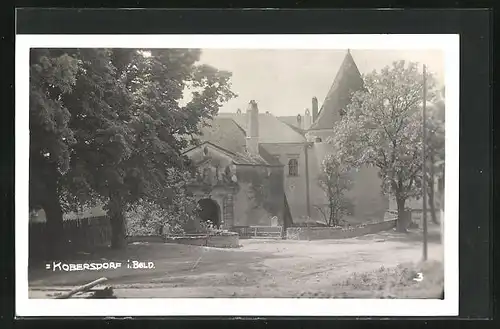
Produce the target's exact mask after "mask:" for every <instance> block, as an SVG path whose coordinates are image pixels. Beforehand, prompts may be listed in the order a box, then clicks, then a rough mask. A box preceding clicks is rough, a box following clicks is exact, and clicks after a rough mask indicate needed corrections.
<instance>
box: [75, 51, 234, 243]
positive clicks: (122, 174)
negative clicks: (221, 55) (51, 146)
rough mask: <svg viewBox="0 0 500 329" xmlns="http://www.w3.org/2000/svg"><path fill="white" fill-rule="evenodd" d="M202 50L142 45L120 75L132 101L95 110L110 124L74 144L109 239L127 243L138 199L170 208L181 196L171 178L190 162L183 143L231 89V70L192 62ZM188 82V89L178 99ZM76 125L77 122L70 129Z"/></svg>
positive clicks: (179, 180)
mask: <svg viewBox="0 0 500 329" xmlns="http://www.w3.org/2000/svg"><path fill="white" fill-rule="evenodd" d="M200 54H201V52H200V50H197V49H167V50H155V49H152V50H147V49H145V50H141V51H138V52H137V53H136V54H134V55H133V56H131V61H130V62H129V63H128V65H124V66H123V68H124V71H123V72H122V73H121V74H120V76H119V78H120V79H121V80H119V79H118V80H117V82H118V83H123V85H121V84H120V86H121V88H123V89H124V90H125V91H126V94H127V96H128V97H129V98H127V101H129V102H130V103H129V104H130V106H129V107H128V108H127V110H125V109H124V108H116V109H115V111H114V113H115V120H111V121H107V120H106V119H104V120H103V119H102V118H100V117H98V121H99V120H101V121H102V122H103V123H104V124H106V123H109V124H110V125H109V126H107V127H106V128H105V129H104V130H103V133H104V135H100V136H96V137H100V138H95V139H93V143H88V142H86V143H83V144H82V143H78V144H77V146H75V149H76V150H77V151H76V155H78V157H79V158H76V157H75V161H74V164H75V165H74V168H75V169H76V168H80V169H81V170H80V172H81V174H80V177H82V176H87V177H90V179H85V181H90V185H91V188H92V189H93V190H95V191H97V193H98V194H99V195H100V196H101V197H102V198H103V199H104V200H106V202H107V209H108V214H109V217H110V220H111V223H112V228H113V237H112V247H115V248H121V247H123V246H124V245H125V235H126V228H125V212H126V211H127V210H128V209H129V208H130V207H131V206H134V205H136V204H137V203H138V201H140V200H142V201H146V202H154V203H156V204H158V205H160V206H162V207H163V208H164V209H170V208H169V207H170V206H171V205H172V203H173V201H174V200H175V198H174V194H175V197H179V194H178V193H175V192H176V191H174V185H177V184H179V183H182V182H185V179H184V176H183V175H182V173H183V172H187V171H188V170H189V162H188V160H187V159H186V158H185V157H183V156H182V150H183V149H184V148H185V147H186V146H188V145H189V143H190V142H193V141H194V139H192V138H191V136H193V135H197V134H198V133H199V128H200V124H201V123H202V122H203V121H205V119H210V118H212V116H213V115H215V114H216V113H217V111H218V109H219V107H220V106H221V105H222V104H223V103H224V102H225V101H227V100H228V99H230V98H231V97H233V96H234V94H233V93H232V92H231V91H230V89H229V87H230V84H229V79H230V77H231V74H230V73H228V72H225V71H219V70H217V69H215V68H213V67H210V66H208V65H197V62H198V61H199V57H200ZM187 90H191V91H192V94H191V95H189V96H190V99H189V101H188V102H187V103H183V101H184V100H185V94H186V91H187ZM120 99H121V98H120ZM117 105H118V104H117ZM126 105H128V103H125V106H126ZM120 114H124V115H123V117H120ZM90 115H92V116H93V114H90ZM86 119H88V116H87V117H86ZM83 124H85V123H83ZM80 128H81V125H80V124H75V130H77V131H80ZM82 131H83V132H84V133H92V131H91V130H89V129H83V130H82ZM107 132H109V133H107ZM92 144H93V145H92ZM79 147H80V148H79ZM186 202H188V199H187V198H186Z"/></svg>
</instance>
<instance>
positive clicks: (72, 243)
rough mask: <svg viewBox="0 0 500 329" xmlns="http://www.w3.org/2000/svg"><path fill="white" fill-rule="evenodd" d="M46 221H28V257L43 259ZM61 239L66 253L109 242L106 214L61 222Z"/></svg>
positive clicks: (92, 247)
mask: <svg viewBox="0 0 500 329" xmlns="http://www.w3.org/2000/svg"><path fill="white" fill-rule="evenodd" d="M46 231H47V223H46V222H42V223H30V227H29V248H30V254H29V257H30V259H44V258H45V256H46V255H47V239H48V237H47V234H46ZM63 235H64V237H63V239H64V240H65V241H66V242H67V244H66V245H67V248H68V250H66V251H67V252H68V253H71V252H77V251H85V250H91V249H94V248H98V247H103V246H108V245H109V244H110V243H111V225H110V222H109V218H108V217H106V216H101V217H90V218H82V219H75V220H66V221H64V222H63Z"/></svg>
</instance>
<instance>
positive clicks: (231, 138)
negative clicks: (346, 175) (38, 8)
mask: <svg viewBox="0 0 500 329" xmlns="http://www.w3.org/2000/svg"><path fill="white" fill-rule="evenodd" d="M361 88H363V80H362V78H361V74H360V72H359V70H358V68H357V66H356V64H355V62H354V59H353V58H352V55H351V54H350V52H349V51H348V52H347V54H346V56H345V58H344V61H343V62H342V64H341V66H340V68H339V71H338V73H337V76H336V77H335V79H334V81H333V84H332V86H331V88H330V90H329V92H328V94H327V96H326V97H325V100H324V101H323V103H322V105H321V107H319V102H318V100H317V98H316V97H313V98H312V101H311V110H309V109H306V110H305V112H304V115H302V114H297V115H296V116H290V117H276V116H274V115H272V114H271V113H269V112H266V113H259V109H258V105H257V103H256V102H255V101H251V102H250V103H249V105H248V108H247V109H246V111H241V110H239V109H237V110H236V111H235V112H234V113H219V115H218V116H217V117H216V118H214V120H213V121H212V122H211V123H210V127H205V128H204V129H203V131H202V135H201V136H200V138H201V139H202V140H203V141H204V142H205V144H201V145H200V146H198V147H196V148H194V149H192V150H189V151H187V152H186V154H187V155H188V156H189V157H191V158H192V159H195V161H202V160H203V157H202V156H200V154H202V153H200V152H202V150H203V149H204V148H208V149H209V154H211V156H212V157H214V158H220V159H221V160H222V159H224V165H229V166H230V168H232V169H233V170H234V171H235V176H236V177H235V182H234V183H235V190H234V191H233V192H227V193H226V192H223V193H219V194H217V192H216V189H215V190H214V192H210V193H209V194H205V195H203V198H206V197H208V196H210V197H211V198H213V199H214V200H216V202H217V204H218V207H219V208H220V209H229V208H230V206H228V204H229V203H231V202H232V211H230V210H227V212H228V214H230V215H228V216H229V217H228V218H231V219H226V218H224V216H225V215H224V214H223V215H222V217H221V218H222V219H221V221H222V222H223V223H224V226H226V227H231V226H250V225H271V224H272V223H273V220H272V218H275V217H277V218H278V221H277V222H278V223H285V224H286V223H287V222H290V221H289V219H291V221H293V222H294V223H297V222H301V221H305V220H308V219H309V220H314V221H324V219H323V218H322V214H321V212H320V211H319V210H318V209H319V208H321V207H324V206H325V205H326V204H327V199H326V195H325V193H324V191H323V190H322V189H321V188H320V186H319V182H318V178H319V175H320V172H321V163H322V161H323V159H324V157H325V156H326V155H327V154H329V152H333V150H332V147H331V145H330V144H328V143H327V140H328V138H329V137H331V136H332V135H333V129H334V125H335V123H336V121H338V120H340V118H341V116H342V115H343V113H344V111H345V109H346V107H347V105H348V104H349V102H350V99H351V96H352V93H354V92H355V91H357V90H360V89H361ZM200 163H203V164H204V165H207V164H209V163H210V162H208V161H207V162H200ZM212 166H213V165H212ZM209 171H210V172H212V173H215V169H214V167H212V169H211V170H209ZM352 175H353V180H354V186H353V188H352V189H351V191H349V193H348V197H349V199H350V200H351V201H352V208H353V209H352V214H351V216H350V217H351V219H352V220H355V221H358V222H363V221H372V220H381V219H382V218H383V217H384V214H385V212H386V210H387V209H388V206H389V200H388V198H387V197H386V196H384V195H383V194H382V190H381V180H380V178H379V177H378V171H377V169H376V168H362V169H361V170H359V171H357V172H353V173H352ZM251 177H253V178H251ZM255 177H260V178H261V180H262V179H264V178H266V177H267V178H272V179H264V180H266V181H272V183H267V185H262V184H260V183H255V182H256V181H258V180H259V179H256V178H255ZM259 184H260V185H259ZM256 186H260V187H259V188H260V189H261V190H262V189H267V191H265V192H262V191H261V194H262V195H264V196H265V197H262V195H261V196H260V197H257V198H256V197H255V195H254V193H255V190H259V188H256ZM218 188H219V189H220V187H218ZM198 189H199V188H198ZM225 191H226V190H225ZM198 193H199V192H198ZM211 195H213V196H211ZM217 195H219V196H217ZM222 195H231V200H232V201H230V202H228V201H224V197H222ZM201 197H202V196H200V199H201ZM256 200H257V201H256ZM262 201H266V202H265V203H262ZM259 202H260V203H259Z"/></svg>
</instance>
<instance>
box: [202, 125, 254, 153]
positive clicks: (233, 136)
mask: <svg viewBox="0 0 500 329" xmlns="http://www.w3.org/2000/svg"><path fill="white" fill-rule="evenodd" d="M209 124H210V126H204V127H203V128H201V133H202V135H201V136H200V137H199V138H200V140H201V141H202V142H204V141H208V142H211V143H213V144H216V145H218V146H220V147H222V148H224V149H226V150H228V151H231V152H233V153H244V152H245V149H246V134H245V131H244V130H243V129H241V127H240V126H238V125H237V124H236V122H234V120H233V119H231V118H224V117H219V116H217V117H215V118H214V119H213V120H210V121H209Z"/></svg>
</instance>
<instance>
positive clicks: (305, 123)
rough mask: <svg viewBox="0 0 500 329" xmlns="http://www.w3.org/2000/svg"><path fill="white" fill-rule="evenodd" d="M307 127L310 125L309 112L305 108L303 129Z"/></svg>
mask: <svg viewBox="0 0 500 329" xmlns="http://www.w3.org/2000/svg"><path fill="white" fill-rule="evenodd" d="M309 127H311V112H310V111H309V109H306V112H305V114H304V130H307V129H309Z"/></svg>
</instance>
